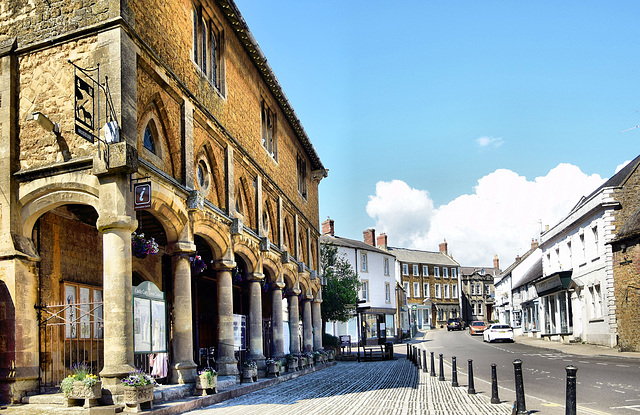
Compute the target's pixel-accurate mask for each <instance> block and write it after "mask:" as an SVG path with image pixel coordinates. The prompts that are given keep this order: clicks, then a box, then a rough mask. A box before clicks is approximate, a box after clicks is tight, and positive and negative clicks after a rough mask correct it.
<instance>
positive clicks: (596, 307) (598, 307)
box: [589, 284, 602, 319]
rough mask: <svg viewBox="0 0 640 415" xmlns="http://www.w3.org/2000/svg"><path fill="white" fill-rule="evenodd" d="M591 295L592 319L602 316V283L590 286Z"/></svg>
mask: <svg viewBox="0 0 640 415" xmlns="http://www.w3.org/2000/svg"><path fill="white" fill-rule="evenodd" d="M589 296H590V297H591V313H590V314H591V319H597V318H601V317H602V297H601V293H600V284H598V285H594V286H591V287H589Z"/></svg>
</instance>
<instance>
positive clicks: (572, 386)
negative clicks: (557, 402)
mask: <svg viewBox="0 0 640 415" xmlns="http://www.w3.org/2000/svg"><path fill="white" fill-rule="evenodd" d="M565 370H566V371H567V402H566V405H565V415H576V414H577V412H576V407H577V402H576V378H577V376H576V373H577V372H578V368H577V367H575V366H574V365H569V366H567V367H565Z"/></svg>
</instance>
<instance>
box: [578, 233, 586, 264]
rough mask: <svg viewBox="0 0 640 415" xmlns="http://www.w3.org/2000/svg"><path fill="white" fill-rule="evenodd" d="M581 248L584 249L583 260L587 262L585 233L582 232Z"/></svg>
mask: <svg viewBox="0 0 640 415" xmlns="http://www.w3.org/2000/svg"><path fill="white" fill-rule="evenodd" d="M580 249H581V250H582V261H583V262H587V255H586V253H585V250H586V246H585V244H584V233H581V234H580Z"/></svg>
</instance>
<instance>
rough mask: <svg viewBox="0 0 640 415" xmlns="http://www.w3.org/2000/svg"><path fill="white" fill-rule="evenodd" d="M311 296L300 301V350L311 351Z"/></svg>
mask: <svg viewBox="0 0 640 415" xmlns="http://www.w3.org/2000/svg"><path fill="white" fill-rule="evenodd" d="M311 300H313V298H312V297H311V296H305V298H303V299H302V307H303V308H302V345H303V346H302V350H303V351H304V352H311V351H313V326H312V324H311Z"/></svg>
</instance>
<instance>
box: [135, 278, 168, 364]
mask: <svg viewBox="0 0 640 415" xmlns="http://www.w3.org/2000/svg"><path fill="white" fill-rule="evenodd" d="M166 310H167V307H166V302H165V300H164V293H163V292H162V291H160V290H159V289H158V287H157V286H156V285H155V284H154V283H152V282H150V281H145V282H143V283H142V284H140V285H138V286H136V287H133V351H134V353H166V352H167V312H166Z"/></svg>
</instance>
